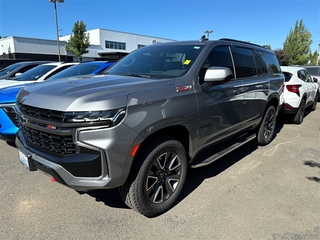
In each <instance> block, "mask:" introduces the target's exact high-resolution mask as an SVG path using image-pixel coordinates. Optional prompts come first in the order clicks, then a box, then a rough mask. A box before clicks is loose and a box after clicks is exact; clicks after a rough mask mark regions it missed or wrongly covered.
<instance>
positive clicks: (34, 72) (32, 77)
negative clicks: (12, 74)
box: [14, 65, 57, 81]
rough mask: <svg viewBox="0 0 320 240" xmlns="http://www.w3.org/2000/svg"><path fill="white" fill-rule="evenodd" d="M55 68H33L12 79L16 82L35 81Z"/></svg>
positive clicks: (51, 66) (49, 66)
mask: <svg viewBox="0 0 320 240" xmlns="http://www.w3.org/2000/svg"><path fill="white" fill-rule="evenodd" d="M55 67H57V66H56V65H39V66H37V67H34V68H32V69H30V70H28V71H26V72H25V73H23V74H21V75H19V76H18V77H16V78H14V80H17V81H36V80H38V79H39V78H40V77H42V76H43V75H44V74H46V73H47V72H49V71H50V70H51V69H53V68H55Z"/></svg>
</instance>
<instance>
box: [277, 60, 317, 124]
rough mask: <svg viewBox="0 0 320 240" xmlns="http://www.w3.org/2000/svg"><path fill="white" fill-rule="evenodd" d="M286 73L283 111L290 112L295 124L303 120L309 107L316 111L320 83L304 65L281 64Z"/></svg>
mask: <svg viewBox="0 0 320 240" xmlns="http://www.w3.org/2000/svg"><path fill="white" fill-rule="evenodd" d="M281 70H282V72H283V74H284V75H285V88H284V95H283V101H284V103H283V107H282V112H283V113H284V114H290V115H291V120H292V122H293V123H295V124H300V123H302V121H303V118H304V114H305V109H306V108H307V107H309V108H310V110H312V111H314V110H315V109H316V107H317V100H318V96H319V85H318V84H317V80H316V79H313V78H312V77H311V75H310V73H309V72H308V71H307V70H306V69H305V68H303V67H296V66H288V67H287V66H281Z"/></svg>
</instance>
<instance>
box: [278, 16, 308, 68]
mask: <svg viewBox="0 0 320 240" xmlns="http://www.w3.org/2000/svg"><path fill="white" fill-rule="evenodd" d="M311 44H312V40H311V33H310V32H309V31H308V30H307V29H306V28H305V26H304V24H303V22H302V20H300V21H296V25H295V27H294V29H293V30H292V29H290V32H289V35H288V36H287V38H286V40H285V42H284V44H283V50H284V51H286V52H287V53H288V54H289V55H290V60H289V64H290V65H305V64H308V62H309V61H310V60H311V59H310V51H311V49H310V46H311Z"/></svg>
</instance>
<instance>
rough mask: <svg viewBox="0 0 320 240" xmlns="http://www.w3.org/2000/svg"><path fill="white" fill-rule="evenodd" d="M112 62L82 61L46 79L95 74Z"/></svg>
mask: <svg viewBox="0 0 320 240" xmlns="http://www.w3.org/2000/svg"><path fill="white" fill-rule="evenodd" d="M114 63H115V62H111V61H93V62H83V63H80V64H77V65H74V66H72V67H69V68H68V69H66V70H63V71H61V72H59V73H57V74H55V75H53V76H52V77H50V78H49V79H48V80H52V79H57V78H66V77H75V76H80V75H93V74H94V75H97V74H100V73H101V72H103V71H104V70H106V69H107V68H109V67H110V66H112V65H113V64H114Z"/></svg>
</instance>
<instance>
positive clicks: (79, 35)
mask: <svg viewBox="0 0 320 240" xmlns="http://www.w3.org/2000/svg"><path fill="white" fill-rule="evenodd" d="M86 31H87V30H86V25H85V24H84V23H83V21H77V22H76V23H75V24H74V26H73V29H72V32H73V34H72V35H71V37H70V39H69V41H68V42H67V43H66V51H67V52H69V53H71V54H72V55H74V56H76V57H78V58H79V60H80V62H82V55H83V54H86V53H88V52H89V51H88V50H87V49H88V47H89V45H90V41H89V33H86Z"/></svg>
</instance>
